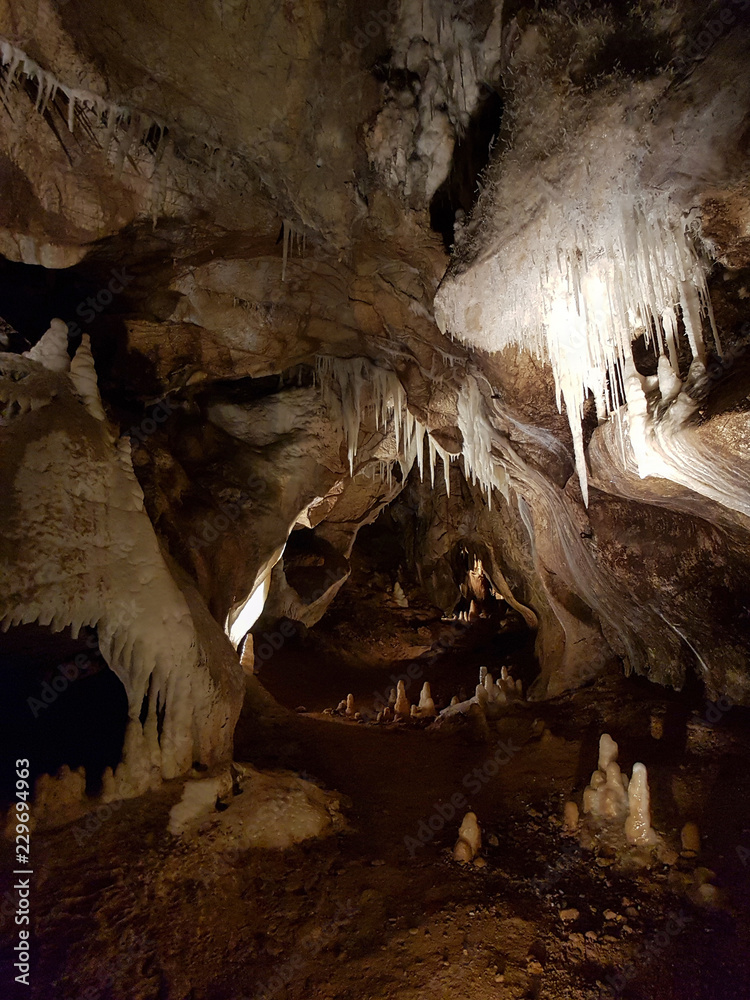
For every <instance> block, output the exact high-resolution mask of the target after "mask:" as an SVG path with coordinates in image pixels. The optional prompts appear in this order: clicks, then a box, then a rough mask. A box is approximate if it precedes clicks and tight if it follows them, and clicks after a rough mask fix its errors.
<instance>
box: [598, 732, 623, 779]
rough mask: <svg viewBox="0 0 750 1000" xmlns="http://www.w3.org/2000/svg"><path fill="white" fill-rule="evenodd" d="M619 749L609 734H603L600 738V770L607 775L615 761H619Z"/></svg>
mask: <svg viewBox="0 0 750 1000" xmlns="http://www.w3.org/2000/svg"><path fill="white" fill-rule="evenodd" d="M619 749H620V748H619V747H618V746H617V744H616V743H615V741H614V740H613V739H612V737H611V736H610V735H609V733H603V734H602V735H601V737H600V738H599V770H600V771H603V772H604V773H605V774H606V772H607V768H608V767H609V765H610V764H611V763H612V761H613V760H617V754H618V753H619Z"/></svg>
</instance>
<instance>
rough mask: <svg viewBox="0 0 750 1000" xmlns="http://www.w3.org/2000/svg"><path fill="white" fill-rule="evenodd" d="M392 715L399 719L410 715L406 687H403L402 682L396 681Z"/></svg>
mask: <svg viewBox="0 0 750 1000" xmlns="http://www.w3.org/2000/svg"><path fill="white" fill-rule="evenodd" d="M393 712H394V715H396V716H397V718H400V719H408V718H409V716H410V715H411V706H410V704H409V699H408V698H407V697H406V688H405V687H404V682H403V681H399V682H398V693H397V695H396V704H395V706H394V708H393Z"/></svg>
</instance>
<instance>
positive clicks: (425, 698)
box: [417, 681, 437, 718]
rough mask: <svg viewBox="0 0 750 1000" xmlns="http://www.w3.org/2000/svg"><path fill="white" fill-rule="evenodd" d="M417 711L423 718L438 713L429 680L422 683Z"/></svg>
mask: <svg viewBox="0 0 750 1000" xmlns="http://www.w3.org/2000/svg"><path fill="white" fill-rule="evenodd" d="M417 713H418V714H419V716H420V717H421V718H427V717H429V716H433V715H437V712H436V711H435V702H434V701H433V700H432V692H431V691H430V685H429V683H428V682H427V681H425V682H424V684H423V685H422V690H421V692H420V695H419V706H418V707H417Z"/></svg>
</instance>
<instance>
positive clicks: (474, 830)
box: [453, 812, 482, 862]
mask: <svg viewBox="0 0 750 1000" xmlns="http://www.w3.org/2000/svg"><path fill="white" fill-rule="evenodd" d="M481 847H482V831H481V829H480V827H479V823H478V822H477V817H476V813H473V812H468V813H466V815H465V816H464V818H463V821H462V822H461V826H460V828H459V831H458V840H457V841H456V846H455V847H454V848H453V857H454V859H455V860H456V861H461V862H468V861H472V860H473V859H474V858H475V857H476V856H477V854H478V853H479V851H480V849H481Z"/></svg>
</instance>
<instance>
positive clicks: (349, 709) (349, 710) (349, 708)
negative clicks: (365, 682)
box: [344, 694, 357, 719]
mask: <svg viewBox="0 0 750 1000" xmlns="http://www.w3.org/2000/svg"><path fill="white" fill-rule="evenodd" d="M344 711H345V713H346V715H347V717H348V718H350V719H352V718H354V715H355V714H356V711H357V709H356V708H355V707H354V695H353V694H348V695H347V696H346V708H345V709H344Z"/></svg>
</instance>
